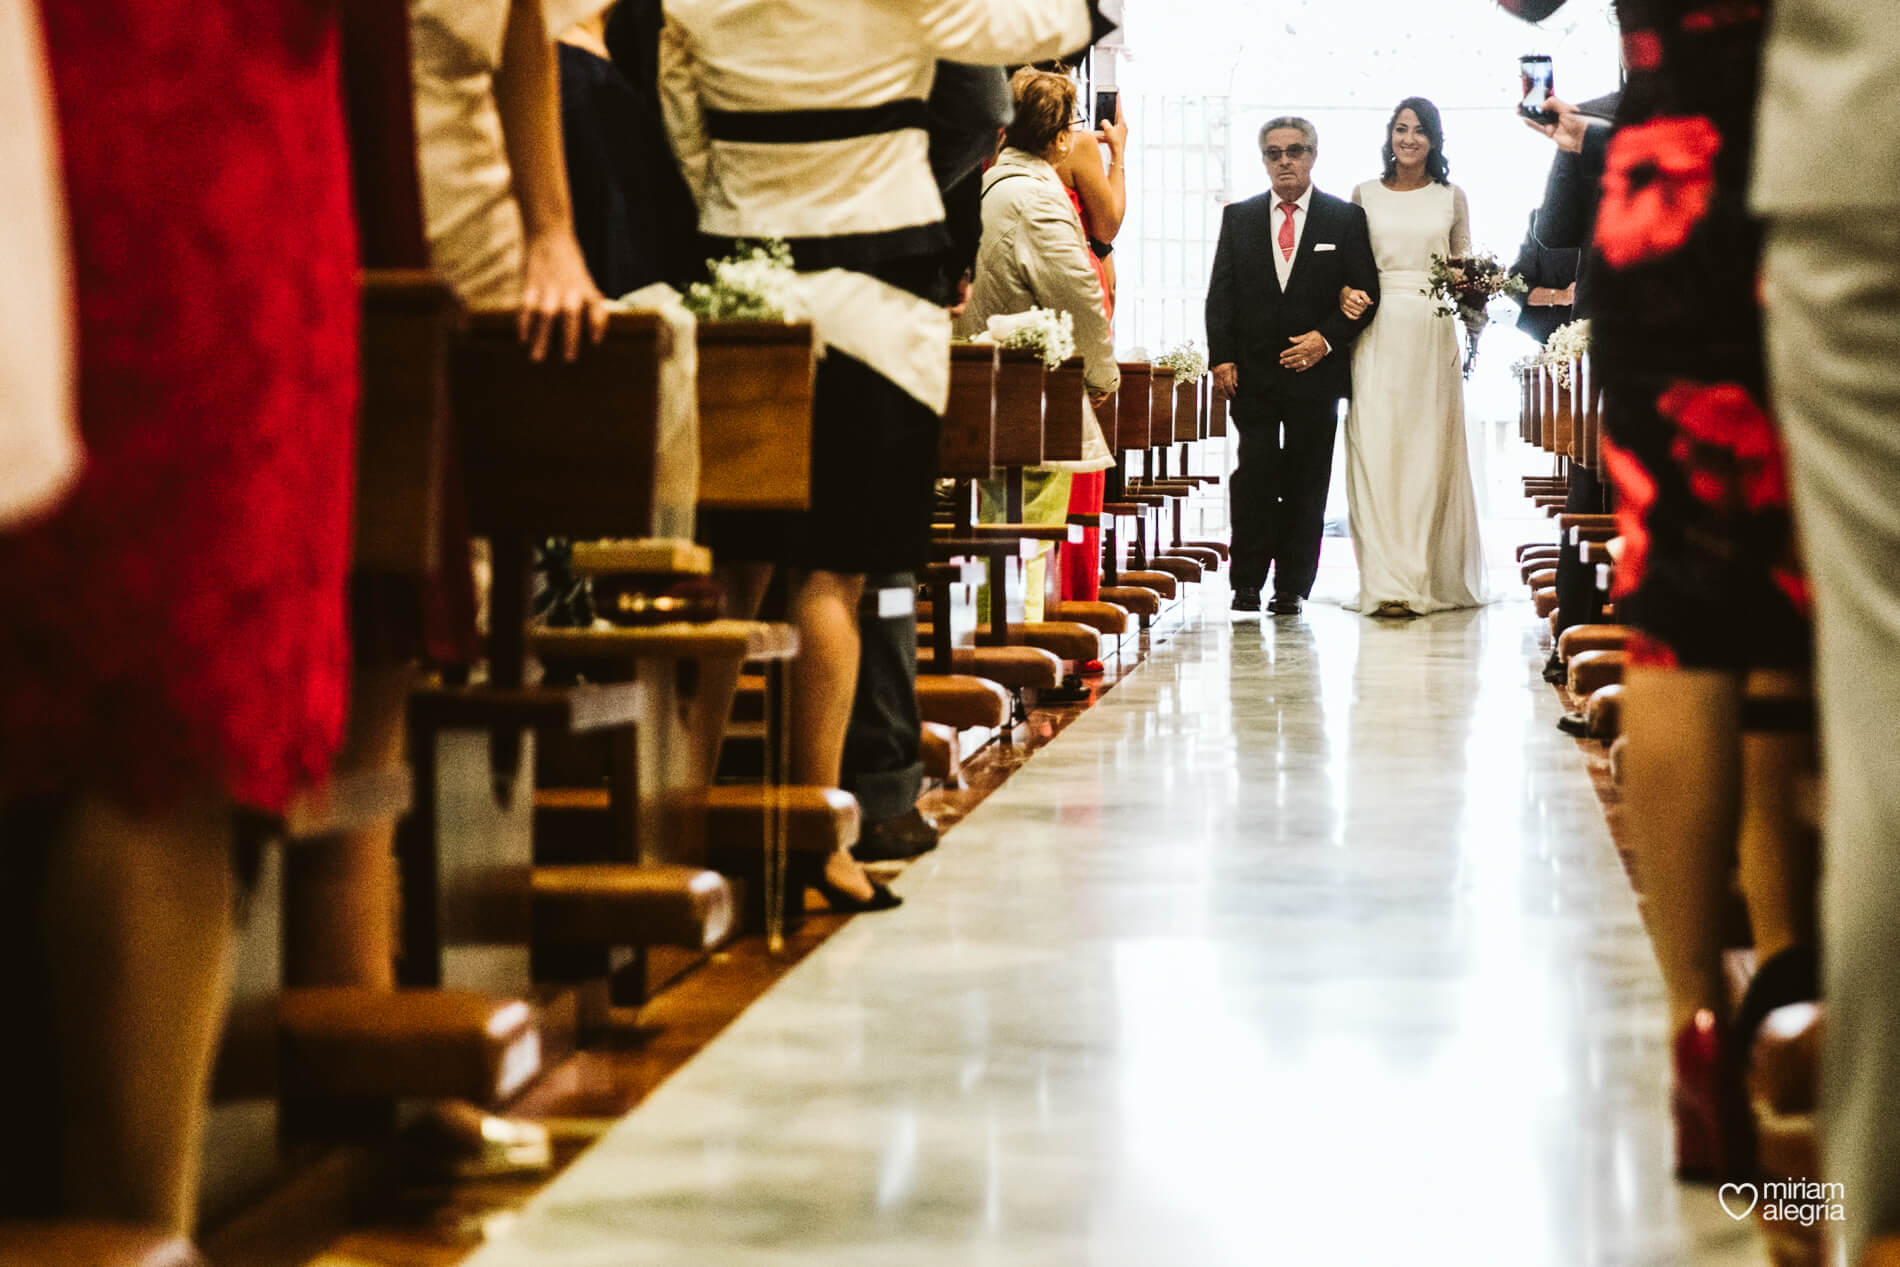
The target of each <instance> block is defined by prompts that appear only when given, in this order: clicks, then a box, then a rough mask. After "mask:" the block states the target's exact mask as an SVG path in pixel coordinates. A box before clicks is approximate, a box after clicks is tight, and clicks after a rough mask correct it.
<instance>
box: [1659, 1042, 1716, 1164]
mask: <svg viewBox="0 0 1900 1267" xmlns="http://www.w3.org/2000/svg"><path fill="white" fill-rule="evenodd" d="M1717 1028H1718V1026H1717V1022H1716V1019H1715V1013H1714V1012H1711V1011H1709V1010H1708V1009H1707V1008H1704V1009H1702V1010H1701V1011H1699V1012H1697V1013H1696V1014H1695V1016H1694V1018H1693V1019H1691V1020H1690V1022H1689V1023H1688V1024H1687V1025H1685V1026H1683V1027H1682V1029H1681V1030H1680V1031H1679V1032H1678V1033H1677V1034H1676V1040H1675V1042H1674V1043H1673V1044H1672V1045H1671V1055H1672V1057H1673V1060H1674V1065H1675V1085H1674V1086H1673V1087H1672V1088H1671V1089H1670V1094H1669V1107H1670V1112H1671V1115H1672V1116H1673V1117H1674V1118H1675V1123H1676V1178H1678V1179H1686V1180H1693V1181H1696V1182H1701V1183H1707V1182H1711V1181H1713V1180H1714V1179H1715V1177H1716V1173H1717V1171H1719V1170H1720V1169H1721V1166H1722V1113H1721V1110H1720V1108H1719V1106H1718V1102H1717V1101H1718V1095H1719V1088H1720V1087H1721V1084H1722V1079H1721V1077H1720V1074H1719V1071H1718V1061H1719V1057H1720V1052H1719V1050H1718V1038H1717V1033H1716V1031H1717Z"/></svg>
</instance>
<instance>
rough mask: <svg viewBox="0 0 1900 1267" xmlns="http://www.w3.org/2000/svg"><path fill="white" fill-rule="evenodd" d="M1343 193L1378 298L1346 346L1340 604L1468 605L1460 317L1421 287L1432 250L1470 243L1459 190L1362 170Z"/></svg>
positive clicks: (1473, 595) (1477, 570)
mask: <svg viewBox="0 0 1900 1267" xmlns="http://www.w3.org/2000/svg"><path fill="white" fill-rule="evenodd" d="M1352 200H1353V201H1354V202H1355V203H1357V204H1359V205H1360V206H1362V207H1364V208H1365V211H1366V220H1367V222H1368V223H1369V225H1370V227H1371V230H1372V254H1373V256H1374V258H1376V259H1377V261H1378V264H1379V290H1380V299H1379V306H1378V307H1377V308H1376V309H1374V310H1373V320H1372V324H1371V325H1370V326H1368V327H1367V328H1366V331H1365V333H1364V334H1362V335H1360V336H1359V342H1358V344H1357V345H1356V346H1355V348H1354V349H1353V358H1352V405H1351V408H1350V409H1349V410H1348V411H1347V413H1346V504H1347V507H1348V509H1349V512H1350V519H1351V525H1352V544H1353V552H1354V554H1355V555H1356V556H1357V557H1358V560H1359V597H1358V601H1357V602H1354V603H1348V604H1346V607H1347V610H1349V611H1359V612H1366V613H1368V614H1370V613H1372V612H1376V611H1377V610H1378V609H1379V608H1380V606H1381V605H1383V604H1386V603H1403V604H1404V605H1405V606H1407V607H1409V608H1410V609H1411V610H1412V611H1413V612H1416V613H1417V614H1419V615H1421V616H1422V615H1425V614H1427V613H1429V612H1436V611H1447V610H1450V609H1452V608H1457V607H1477V606H1479V605H1481V604H1483V603H1484V602H1485V601H1486V593H1485V577H1484V548H1483V546H1482V545H1481V544H1480V543H1479V540H1478V499H1477V495H1476V493H1475V492H1474V491H1473V489H1472V484H1471V458H1470V454H1469V453H1468V452H1467V451H1466V448H1465V395H1464V376H1463V352H1462V347H1461V343H1462V335H1463V330H1464V327H1463V326H1462V325H1461V324H1460V323H1459V321H1458V319H1457V318H1455V317H1441V316H1439V315H1438V312H1437V303H1436V301H1435V300H1432V299H1429V298H1427V297H1426V296H1425V295H1424V294H1423V293H1422V292H1423V291H1424V290H1425V289H1426V287H1427V286H1428V285H1429V270H1430V268H1431V258H1432V256H1433V255H1434V254H1437V255H1444V256H1453V255H1461V254H1463V253H1464V252H1466V251H1468V250H1469V249H1470V246H1471V229H1470V218H1469V214H1468V212H1467V211H1466V208H1465V194H1464V190H1462V189H1459V188H1458V187H1457V186H1456V185H1439V184H1432V185H1427V186H1426V187H1425V188H1423V189H1414V190H1408V191H1405V192H1402V193H1400V192H1394V191H1393V190H1390V189H1387V188H1386V187H1385V186H1384V184H1382V183H1381V182H1379V181H1376V180H1369V181H1367V182H1365V183H1364V184H1362V185H1360V186H1359V187H1358V188H1357V189H1355V190H1353V195H1352Z"/></svg>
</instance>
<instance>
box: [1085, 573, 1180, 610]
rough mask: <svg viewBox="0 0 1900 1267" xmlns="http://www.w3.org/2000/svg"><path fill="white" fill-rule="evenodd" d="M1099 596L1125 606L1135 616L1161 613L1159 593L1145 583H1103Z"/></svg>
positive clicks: (1105, 600) (1116, 604) (1108, 601)
mask: <svg viewBox="0 0 1900 1267" xmlns="http://www.w3.org/2000/svg"><path fill="white" fill-rule="evenodd" d="M1169 580H1173V578H1172V577H1170V578H1169ZM1101 598H1102V601H1103V602H1105V603H1113V604H1114V605H1115V606H1117V607H1122V608H1126V609H1127V610H1128V611H1131V612H1133V613H1134V614H1135V615H1137V616H1159V615H1160V614H1161V595H1160V594H1158V593H1156V592H1155V591H1154V590H1151V589H1149V588H1148V587H1147V586H1145V585H1104V586H1102V588H1101Z"/></svg>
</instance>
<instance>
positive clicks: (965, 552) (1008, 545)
mask: <svg viewBox="0 0 1900 1267" xmlns="http://www.w3.org/2000/svg"><path fill="white" fill-rule="evenodd" d="M1040 549H1041V547H1040V546H1039V545H1038V544H1037V543H1036V542H1034V541H1025V540H1023V539H1022V538H1021V537H1013V536H1012V537H1007V538H994V539H992V538H986V537H938V538H936V539H934V540H933V541H931V543H930V557H931V559H932V560H933V561H935V562H938V563H947V562H949V561H950V560H952V559H961V558H965V557H968V556H975V557H977V558H984V559H995V558H1002V559H1033V558H1034V557H1035V556H1036V554H1037V552H1038V551H1039V550H1040Z"/></svg>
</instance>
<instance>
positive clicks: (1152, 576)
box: [1121, 569, 1181, 598]
mask: <svg viewBox="0 0 1900 1267" xmlns="http://www.w3.org/2000/svg"><path fill="white" fill-rule="evenodd" d="M1121 579H1122V581H1123V583H1124V584H1127V585H1139V586H1140V587H1141V588H1142V589H1148V590H1153V591H1154V592H1155V593H1157V594H1159V595H1160V596H1161V597H1162V598H1173V597H1175V596H1176V595H1177V594H1179V593H1180V592H1181V583H1180V582H1179V581H1177V580H1176V579H1175V577H1174V573H1172V572H1163V571H1160V570H1158V569H1157V570H1154V571H1146V572H1123V573H1122V574H1121Z"/></svg>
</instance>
